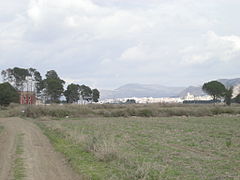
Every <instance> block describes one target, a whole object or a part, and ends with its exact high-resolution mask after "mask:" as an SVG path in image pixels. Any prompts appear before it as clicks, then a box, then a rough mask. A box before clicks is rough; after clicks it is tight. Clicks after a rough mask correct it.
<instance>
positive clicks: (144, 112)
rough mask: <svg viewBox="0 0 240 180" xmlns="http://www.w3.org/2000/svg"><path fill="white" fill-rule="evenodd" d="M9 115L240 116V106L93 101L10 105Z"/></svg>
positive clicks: (76, 116) (74, 116)
mask: <svg viewBox="0 0 240 180" xmlns="http://www.w3.org/2000/svg"><path fill="white" fill-rule="evenodd" d="M0 114H1V116H5V117H6V116H8V117H16V116H18V117H30V118H40V117H47V118H48V117H51V118H66V117H69V118H78V117H133V116H137V117H170V116H193V117H202V116H215V115H223V114H228V115H240V105H238V104H232V106H225V105H219V104H216V105H212V104H211V105H193V104H191V105H190V104H123V105H120V104H89V105H49V106H19V105H14V104H12V105H10V106H9V107H5V108H3V109H1V110H0Z"/></svg>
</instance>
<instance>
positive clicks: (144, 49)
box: [0, 0, 240, 89]
mask: <svg viewBox="0 0 240 180" xmlns="http://www.w3.org/2000/svg"><path fill="white" fill-rule="evenodd" d="M0 2H1V6H0V67H1V70H3V69H6V68H9V67H15V66H18V67H24V68H28V67H34V68H36V69H38V70H39V71H40V72H41V73H42V75H44V74H45V73H46V71H47V70H51V69H54V70H56V71H57V72H58V74H59V76H60V77H62V78H63V79H64V80H65V81H67V82H68V83H71V82H75V83H80V84H87V85H90V86H92V87H97V88H100V89H102V88H104V89H113V88H117V87H118V86H121V85H123V84H126V83H147V84H161V85H168V86H187V85H199V84H201V83H202V82H205V81H208V80H212V79H218V78H236V77H240V70H239V67H240V24H239V17H240V1H239V0H201V1H197V0H21V1H19V0H7V1H6V0H0Z"/></svg>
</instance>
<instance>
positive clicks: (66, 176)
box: [0, 118, 81, 180]
mask: <svg viewBox="0 0 240 180" xmlns="http://www.w3.org/2000/svg"><path fill="white" fill-rule="evenodd" d="M0 125H3V126H4V131H3V132H2V133H1V134H0V180H10V179H13V175H12V174H13V172H12V167H13V164H14V158H15V157H14V156H15V150H16V136H17V134H20V133H23V134H24V136H23V150H24V153H23V159H24V167H25V169H26V170H25V175H26V177H25V178H24V179H26V180H79V179H81V178H80V177H79V176H78V175H77V174H75V173H74V172H73V171H72V170H71V168H70V167H69V166H68V165H67V164H66V163H65V161H64V158H63V157H62V155H60V154H59V153H56V152H55V151H54V149H53V147H52V146H51V144H50V142H49V140H48V139H47V137H46V136H44V135H43V134H42V132H41V130H40V129H39V128H38V127H37V126H36V125H34V124H33V123H31V122H29V121H26V120H23V119H20V118H8V119H6V118H5V119H0Z"/></svg>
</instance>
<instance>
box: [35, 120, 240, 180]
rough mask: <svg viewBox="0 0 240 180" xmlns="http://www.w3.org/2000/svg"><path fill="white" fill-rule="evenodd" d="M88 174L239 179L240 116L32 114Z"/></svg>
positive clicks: (137, 177)
mask: <svg viewBox="0 0 240 180" xmlns="http://www.w3.org/2000/svg"><path fill="white" fill-rule="evenodd" d="M35 121H36V122H37V124H38V125H39V126H40V127H41V129H43V131H44V132H45V134H46V135H47V136H48V137H49V138H50V140H51V142H52V143H53V145H54V146H55V148H56V150H57V151H60V152H62V153H63V154H64V155H65V156H66V157H67V159H68V160H69V162H70V163H71V164H72V166H73V167H74V169H75V170H77V171H78V172H79V173H81V174H84V175H85V176H86V177H89V178H90V179H189V180H190V179H191V180H192V179H199V180H200V179H238V178H240V173H239V171H238V170H239V168H240V159H239V157H240V153H239V152H240V143H239V142H240V134H239V128H240V120H239V118H238V117H223V116H221V117H220V116H219V117H162V118H141V117H130V118H80V119H67V120H60V121H59V120H57V121H54V120H49V121H47V120H46V119H45V120H44V121H39V120H35Z"/></svg>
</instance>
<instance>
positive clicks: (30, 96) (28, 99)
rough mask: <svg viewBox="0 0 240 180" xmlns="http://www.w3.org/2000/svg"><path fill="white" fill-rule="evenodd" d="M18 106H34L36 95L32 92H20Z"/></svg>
mask: <svg viewBox="0 0 240 180" xmlns="http://www.w3.org/2000/svg"><path fill="white" fill-rule="evenodd" d="M20 104H36V95H35V93H33V92H27V91H22V92H20Z"/></svg>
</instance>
